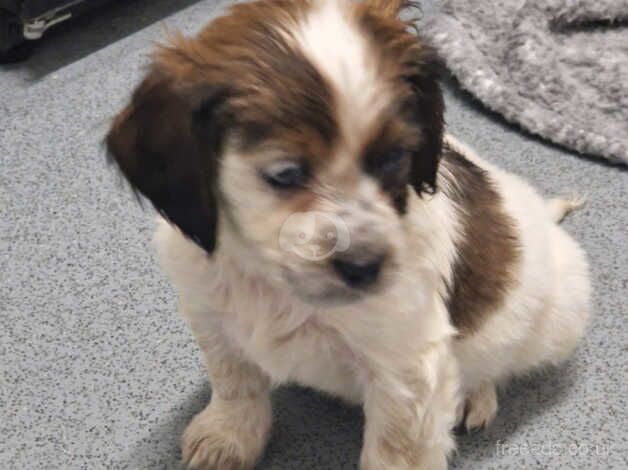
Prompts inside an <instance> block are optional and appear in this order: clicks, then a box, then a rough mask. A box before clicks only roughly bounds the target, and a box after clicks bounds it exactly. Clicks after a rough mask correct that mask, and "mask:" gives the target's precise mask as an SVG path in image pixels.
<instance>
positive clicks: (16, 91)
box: [0, 0, 628, 470]
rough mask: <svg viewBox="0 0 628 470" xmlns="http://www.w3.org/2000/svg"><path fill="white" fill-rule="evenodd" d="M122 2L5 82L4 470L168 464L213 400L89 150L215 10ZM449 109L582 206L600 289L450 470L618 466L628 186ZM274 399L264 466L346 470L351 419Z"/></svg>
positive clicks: (147, 226) (160, 0)
mask: <svg viewBox="0 0 628 470" xmlns="http://www.w3.org/2000/svg"><path fill="white" fill-rule="evenodd" d="M122 3H126V4H125V5H116V6H109V7H107V9H106V11H104V12H102V15H100V16H101V18H100V19H98V18H99V15H91V16H88V17H87V18H84V19H82V20H79V21H78V22H77V23H75V24H74V25H71V26H64V27H62V28H61V29H60V30H59V31H57V32H56V33H54V34H52V35H51V36H50V37H49V38H48V41H47V42H45V43H44V44H42V47H41V48H40V49H39V50H38V52H37V53H36V55H35V57H33V59H32V61H31V62H29V63H26V64H21V65H15V66H11V67H3V68H0V97H1V99H0V163H1V166H0V322H1V323H0V468H1V469H7V470H9V469H10V470H13V469H26V470H33V469H46V470H54V469H64V470H65V469H90V470H92V469H146V470H148V469H173V468H178V459H179V451H178V447H177V441H178V438H179V434H180V432H181V430H182V429H183V427H184V425H185V423H186V422H187V421H188V420H189V419H190V417H191V416H192V415H193V414H194V413H195V412H197V411H199V410H200V409H201V408H202V407H203V406H204V404H205V402H206V401H207V399H208V396H209V388H208V385H207V382H206V380H205V376H204V373H203V368H202V365H201V359H200V356H199V354H198V352H197V349H196V346H195V345H194V342H193V340H192V338H191V336H190V334H189V332H188V331H187V330H186V329H185V327H184V325H183V322H182V321H181V320H180V319H179V317H178V316H177V314H176V311H175V299H174V295H173V292H172V290H171V289H170V287H169V286H168V284H167V283H166V282H165V280H164V278H163V277H162V275H161V274H160V273H159V272H158V270H157V268H156V264H155V260H154V257H153V255H152V253H151V252H150V251H149V250H148V248H147V244H148V240H149V238H150V234H151V214H150V213H148V212H147V211H143V210H142V209H141V208H140V207H139V206H138V205H137V204H136V203H135V201H134V200H133V198H132V197H131V195H130V194H129V193H128V192H127V191H126V190H125V189H124V187H123V186H122V185H120V184H119V181H118V178H117V176H116V175H115V173H114V172H113V171H112V170H111V168H108V167H107V165H106V164H105V159H104V155H103V152H102V149H101V148H100V146H99V144H100V140H101V138H102V136H103V133H104V131H105V129H106V126H107V122H108V120H109V119H110V118H111V117H112V115H113V114H114V112H115V111H116V110H117V109H118V108H119V107H120V106H121V105H122V103H123V102H124V100H125V98H126V96H127V94H128V93H129V91H130V89H131V86H132V85H133V83H134V82H135V81H136V80H137V79H138V77H139V75H140V73H141V65H142V63H144V62H145V54H146V52H147V51H148V50H149V49H150V47H151V43H152V41H154V40H155V39H159V38H160V37H161V36H162V34H163V31H164V26H163V25H164V24H166V25H168V26H169V27H173V28H182V29H184V30H186V31H194V30H196V29H197V28H198V27H199V26H200V25H201V24H202V23H204V22H205V21H206V20H208V19H209V18H210V17H211V16H212V15H214V14H216V12H217V11H218V9H219V8H220V6H221V5H222V4H225V3H227V2H225V1H222V2H219V1H201V2H198V3H196V2H193V1H191V0H190V1H172V0H170V1H168V0H152V1H150V0H136V1H133V2H122ZM177 9H179V11H178V12H176V13H174V12H175V11H176V10H177ZM426 11H428V12H429V11H430V8H427V9H426ZM173 13H174V14H173ZM162 20H163V21H162ZM149 25H150V26H149ZM144 27H146V28H145V29H142V28H144ZM447 104H448V113H447V120H448V122H449V126H450V129H451V130H452V131H454V132H455V133H457V134H458V135H459V136H460V137H462V138H464V139H466V140H468V141H469V142H470V143H472V144H473V145H474V146H475V147H476V148H477V149H478V150H479V151H480V152H481V153H483V154H484V155H485V156H486V157H487V158H488V159H490V160H492V161H494V162H496V163H498V164H500V165H502V166H504V167H506V168H508V169H509V170H512V171H515V172H517V173H520V174H522V175H525V176H527V177H528V178H529V179H530V180H531V181H532V182H533V183H534V184H535V185H536V186H538V187H539V188H541V189H542V190H543V191H545V192H547V193H548V194H555V193H569V192H572V191H578V192H581V193H586V194H587V195H588V200H589V202H588V204H587V206H586V208H585V209H583V210H582V211H580V212H578V213H577V214H575V215H574V216H572V217H571V218H570V219H569V220H568V221H567V222H566V227H567V229H568V230H569V231H570V232H571V233H573V234H574V235H575V236H576V237H577V239H578V240H580V241H581V242H582V243H583V245H584V246H585V248H586V250H587V252H588V253H589V256H590V259H591V264H592V271H593V278H594V285H595V295H594V311H595V316H594V320H593V324H592V326H591V331H590V333H589V335H588V336H587V338H586V340H585V341H584V343H583V344H582V345H581V346H580V347H579V349H578V351H577V354H576V356H575V357H574V358H573V360H571V361H570V362H569V363H568V364H567V365H566V366H565V367H562V368H560V369H558V370H552V371H549V372H547V373H545V374H543V375H538V376H535V377H532V378H528V379H525V380H519V381H518V382H517V383H515V384H513V386H512V387H510V388H509V389H508V390H507V391H505V392H503V393H502V394H501V396H500V400H501V410H500V413H499V416H498V418H497V421H496V422H495V424H494V425H493V426H492V427H491V428H490V429H489V430H488V431H486V432H484V433H481V434H477V435H473V436H467V437H464V438H462V439H461V440H460V445H459V452H458V454H457V455H456V457H455V458H454V460H453V465H452V467H453V468H455V469H521V468H529V469H559V468H560V469H578V470H580V469H596V470H597V469H618V470H619V469H621V470H623V469H625V468H628V454H627V452H628V442H627V441H628V435H627V432H626V429H628V427H627V426H626V424H627V423H628V419H627V418H628V417H627V415H626V406H627V403H626V400H627V398H626V396H627V392H628V386H627V382H628V377H627V375H628V374H627V372H628V371H627V357H628V354H627V352H628V333H627V332H628V325H627V324H626V318H627V316H626V315H627V311H626V304H627V303H628V298H627V295H626V292H627V288H628V281H627V278H628V249H627V247H628V240H627V235H626V224H627V219H628V209H627V207H626V205H627V200H628V174H627V173H626V172H625V171H622V170H620V169H618V168H616V167H610V166H607V165H605V164H604V163H601V162H596V161H590V160H586V159H582V158H579V157H576V156H574V155H571V154H569V153H567V152H564V151H562V150H559V149H557V148H554V147H551V146H548V145H546V144H544V143H542V142H540V141H538V140H535V139H532V138H530V137H528V136H526V135H524V134H523V133H521V132H519V131H518V130H516V129H514V128H512V127H509V126H507V125H505V124H504V123H503V122H502V121H501V120H499V119H498V118H495V117H493V116H491V115H489V114H488V113H486V112H485V111H483V110H482V109H481V108H480V107H479V106H478V105H477V104H475V103H474V102H473V101H472V100H470V99H469V98H468V97H467V96H466V95H464V94H462V93H461V92H460V91H458V90H457V88H456V86H455V85H453V84H450V85H448V86H447ZM274 404H275V414H276V420H275V425H274V432H273V437H272V441H271V443H270V446H269V448H268V451H267V452H266V455H265V457H264V459H263V461H262V463H261V464H260V466H259V468H260V469H263V470H271V469H274V470H279V469H282V470H286V469H302V470H307V469H351V468H355V463H356V461H357V458H358V455H359V450H360V445H361V427H362V424H363V423H362V416H361V413H360V411H359V410H358V409H355V408H347V407H345V406H343V405H341V404H339V403H338V402H336V401H334V400H331V399H328V398H325V397H321V396H319V395H317V394H315V393H313V392H309V391H304V390H300V389H295V388H287V389H281V390H279V391H277V393H276V394H275V397H274Z"/></svg>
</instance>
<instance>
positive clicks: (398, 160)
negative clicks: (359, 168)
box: [377, 147, 406, 173]
mask: <svg viewBox="0 0 628 470" xmlns="http://www.w3.org/2000/svg"><path fill="white" fill-rule="evenodd" d="M405 157H406V152H405V150H404V149H402V148H401V147H393V148H391V149H389V150H388V151H386V152H385V153H383V154H382V155H380V156H379V157H378V159H377V166H378V167H379V170H380V171H381V172H383V173H395V172H397V171H399V170H400V169H401V168H402V166H403V163H404V160H405Z"/></svg>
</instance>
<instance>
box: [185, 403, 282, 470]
mask: <svg viewBox="0 0 628 470" xmlns="http://www.w3.org/2000/svg"><path fill="white" fill-rule="evenodd" d="M244 411H246V412H244ZM270 421H271V417H270V407H269V406H268V408H267V407H266V406H259V405H255V406H252V407H246V410H245V409H244V408H243V407H242V406H241V404H237V405H235V404H234V406H233V407H229V406H227V407H225V406H222V405H221V406H214V405H213V404H210V405H209V406H208V407H207V408H205V410H203V411H201V412H200V413H199V414H198V415H196V416H195V417H194V419H193V420H192V421H191V422H190V424H189V425H188V427H187V429H186V430H185V432H184V433H183V438H182V441H181V451H182V456H183V462H184V463H185V464H186V465H187V466H188V467H189V468H190V469H194V470H251V469H252V468H253V467H254V466H255V463H256V462H257V460H258V459H259V457H260V456H261V454H262V452H263V450H264V446H265V445H266V441H267V439H268V433H269V430H270Z"/></svg>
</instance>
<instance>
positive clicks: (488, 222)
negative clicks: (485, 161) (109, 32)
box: [442, 145, 520, 336]
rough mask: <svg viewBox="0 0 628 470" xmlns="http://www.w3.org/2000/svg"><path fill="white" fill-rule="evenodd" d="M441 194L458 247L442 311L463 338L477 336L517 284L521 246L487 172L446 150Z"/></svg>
mask: <svg viewBox="0 0 628 470" xmlns="http://www.w3.org/2000/svg"><path fill="white" fill-rule="evenodd" d="M442 165H444V166H445V168H446V171H444V172H443V176H444V178H445V179H446V180H448V181H447V184H445V185H444V187H443V190H444V191H445V193H446V194H447V196H448V197H450V198H451V199H452V200H453V201H454V202H455V203H456V205H457V206H458V207H459V214H460V218H461V222H462V232H463V234H462V237H460V241H459V243H458V246H457V258H456V260H455V262H454V266H453V278H452V282H451V284H450V285H449V286H448V298H447V308H448V310H449V315H450V317H451V321H452V323H453V324H454V326H456V328H458V330H459V332H460V334H461V335H462V336H465V335H468V334H471V333H473V332H474V331H476V330H477V329H478V328H479V327H480V326H481V325H482V323H483V322H484V321H485V320H486V318H487V317H488V316H489V315H491V313H493V312H495V311H496V310H497V309H498V308H499V307H500V306H501V304H502V302H503V301H504V298H505V297H506V295H507V292H508V290H509V289H511V288H512V286H513V284H514V283H515V279H516V269H517V264H518V261H519V258H520V245H519V240H518V238H517V235H516V231H515V226H514V224H515V222H514V221H513V220H512V219H511V218H510V217H509V216H508V215H507V214H506V213H505V212H504V210H503V209H502V201H501V197H500V195H499V193H498V192H497V191H496V190H495V189H494V188H493V183H492V181H491V180H490V179H489V177H488V175H487V174H486V172H485V171H484V170H483V169H481V168H480V167H478V166H477V165H475V164H474V163H472V162H471V161H469V160H467V159H466V158H465V157H464V156H462V155H460V154H459V153H457V152H456V151H455V150H453V149H451V148H450V147H449V146H447V145H445V146H444V147H443V157H442Z"/></svg>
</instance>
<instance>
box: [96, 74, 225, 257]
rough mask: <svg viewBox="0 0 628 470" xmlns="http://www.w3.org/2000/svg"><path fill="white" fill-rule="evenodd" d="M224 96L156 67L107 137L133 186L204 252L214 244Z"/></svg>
mask: <svg viewBox="0 0 628 470" xmlns="http://www.w3.org/2000/svg"><path fill="white" fill-rule="evenodd" d="M223 98H224V93H223V92H222V91H220V90H216V89H212V88H210V87H207V86H191V85H185V86H184V85H182V84H181V83H177V81H176V80H174V79H173V78H172V77H171V76H169V75H168V74H167V73H165V72H164V71H160V70H159V69H158V68H154V69H153V70H152V71H151V72H150V73H149V74H148V76H147V77H146V78H145V79H144V81H143V82H142V83H141V84H140V85H139V87H138V88H137V89H136V91H135V93H134V94H133V98H132V100H131V103H130V104H129V105H128V106H127V107H126V108H125V109H124V110H123V111H122V112H121V113H120V114H119V115H118V116H117V118H116V119H115V120H114V123H113V125H112V127H111V130H110V131H109V134H108V135H107V138H106V144H107V149H108V152H109V155H110V157H111V158H112V159H113V160H114V161H115V162H116V163H117V164H118V167H119V168H120V170H121V171H122V173H123V174H124V176H125V177H126V179H127V180H128V181H129V183H131V185H132V186H133V188H134V189H136V190H137V191H138V192H140V193H141V194H142V195H143V196H145V197H146V198H148V199H149V200H150V201H151V202H152V204H153V206H154V207H155V208H156V209H157V210H158V211H159V212H160V213H161V214H162V215H163V216H164V217H165V218H167V219H168V220H169V221H170V222H172V223H173V224H175V225H176V226H177V227H179V229H180V230H181V231H182V232H183V233H184V234H185V235H187V236H188V237H189V238H191V239H192V240H194V241H195V242H196V243H197V244H198V245H200V246H201V247H202V248H204V249H205V250H206V251H207V252H208V253H211V252H212V251H213V250H214V248H215V245H216V229H217V224H218V207H217V204H218V203H217V194H216V192H217V188H216V177H217V175H216V173H217V166H218V162H217V159H218V157H219V152H220V148H219V147H220V140H221V133H222V131H221V130H220V128H221V124H220V121H221V119H220V117H219V116H218V111H217V110H218V108H220V107H221V103H222V102H223V101H224V99H223Z"/></svg>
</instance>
